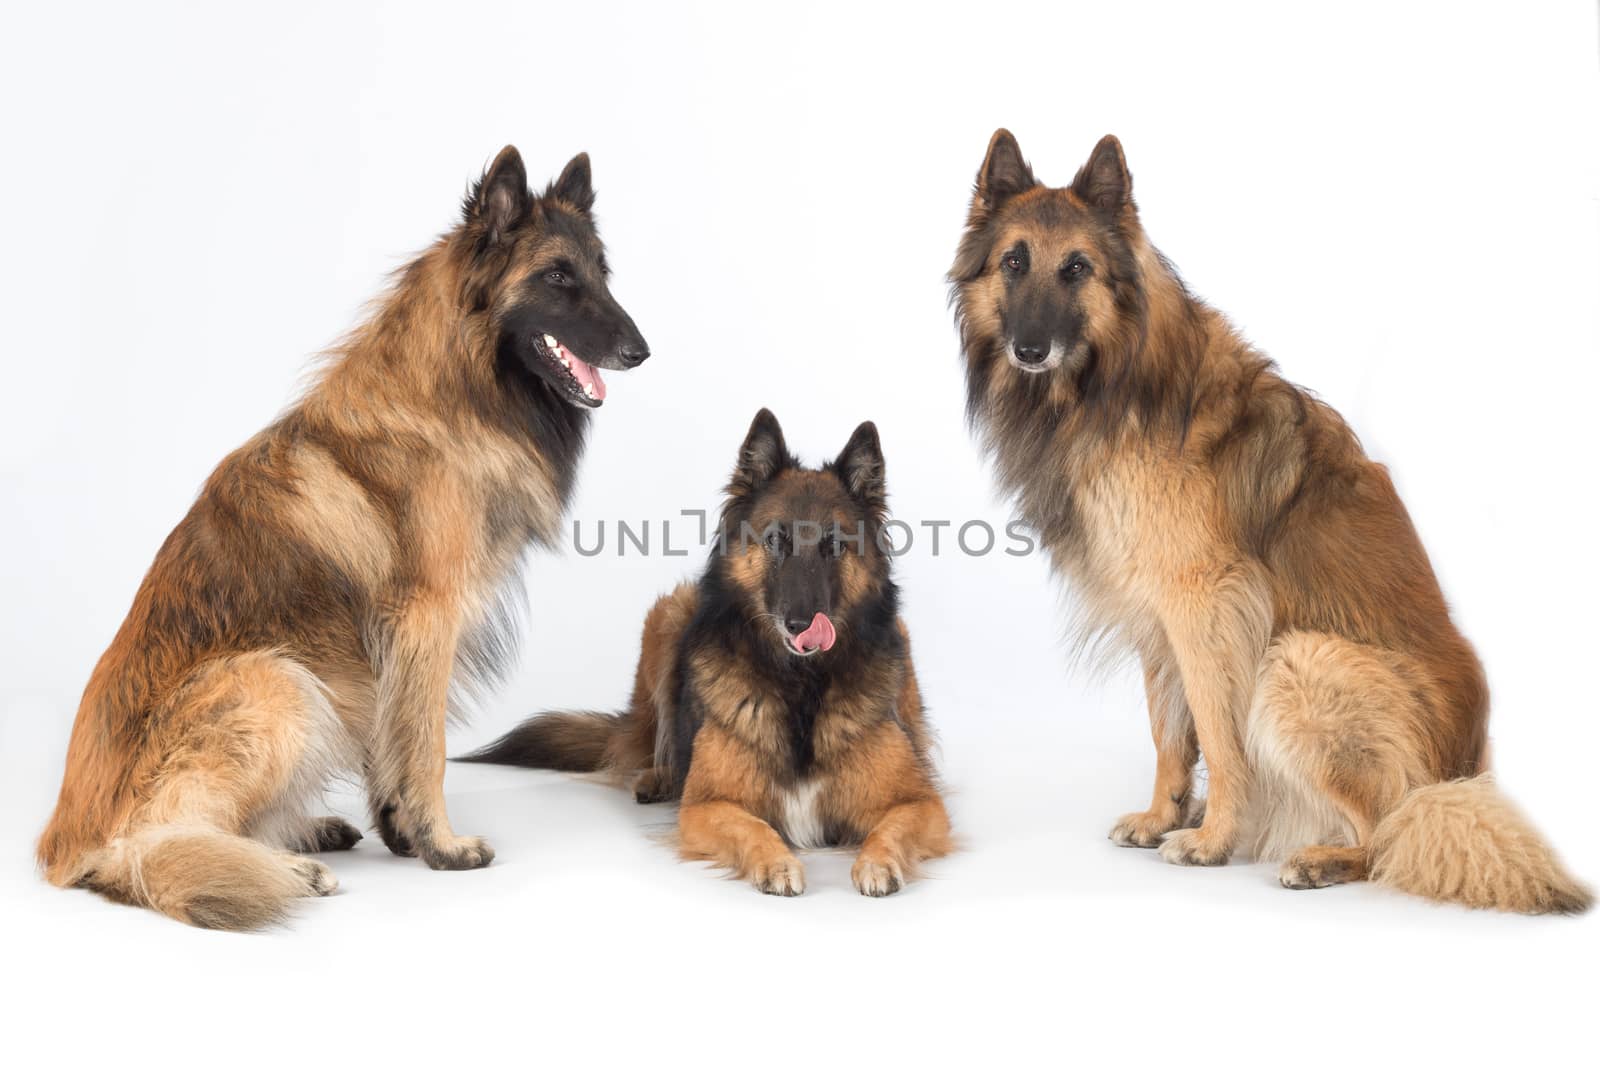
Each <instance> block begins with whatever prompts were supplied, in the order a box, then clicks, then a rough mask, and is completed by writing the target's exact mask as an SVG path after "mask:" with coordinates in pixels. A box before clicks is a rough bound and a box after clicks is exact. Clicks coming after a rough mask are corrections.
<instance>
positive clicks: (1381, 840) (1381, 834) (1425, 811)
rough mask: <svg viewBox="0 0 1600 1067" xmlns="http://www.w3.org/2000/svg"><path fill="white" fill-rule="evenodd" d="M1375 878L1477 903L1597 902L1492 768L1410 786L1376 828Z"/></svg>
mask: <svg viewBox="0 0 1600 1067" xmlns="http://www.w3.org/2000/svg"><path fill="white" fill-rule="evenodd" d="M1371 878H1372V880H1373V881H1375V882H1378V883H1380V884H1382V885H1387V886H1390V887H1391V888H1394V889H1400V890H1404V891H1405V892H1407V893H1415V894H1417V895H1419V896H1424V897H1431V898H1433V899H1434V900H1444V901H1452V902H1454V903H1457V904H1465V905H1467V906H1468V907H1472V908H1498V909H1500V910H1502V911H1520V912H1525V913H1528V914H1543V913H1548V912H1557V913H1573V912H1580V911H1584V910H1586V909H1587V908H1588V907H1589V905H1590V904H1592V903H1593V902H1594V894H1593V893H1591V892H1590V890H1589V889H1588V887H1587V886H1584V885H1583V884H1582V883H1580V882H1578V881H1577V880H1576V879H1574V878H1573V877H1572V875H1570V874H1568V873H1567V871H1566V868H1564V867H1563V866H1562V865H1561V861H1560V860H1559V859H1558V858H1557V857H1556V854H1555V852H1554V851H1552V850H1551V848H1550V846H1549V845H1547V844H1546V843H1545V841H1544V839H1543V838H1541V837H1540V836H1539V833H1538V831H1537V830H1535V829H1534V828H1533V826H1532V825H1531V824H1530V823H1529V822H1528V820H1527V819H1526V818H1525V817H1524V816H1523V815H1522V813H1521V812H1519V811H1518V810H1517V809H1516V808H1515V807H1514V806H1513V805H1512V804H1511V802H1510V801H1509V800H1507V799H1506V797H1505V796H1504V795H1503V794H1502V793H1501V792H1500V790H1499V789H1498V788H1496V786H1495V784H1494V779H1493V777H1491V776H1490V775H1487V774H1483V775H1479V776H1478V777H1476V778H1461V779H1457V780H1456V781H1453V782H1440V783H1438V784H1436V785H1427V786H1422V787H1420V788H1417V789H1413V790H1411V791H1410V792H1409V793H1407V794H1406V795H1405V797H1404V798H1402V799H1401V801H1400V803H1399V804H1397V805H1396V806H1395V808H1394V810H1392V811H1390V812H1389V814H1388V815H1386V816H1384V818H1383V821H1382V822H1380V823H1378V826H1377V829H1376V830H1375V831H1374V832H1373V836H1372V868H1371Z"/></svg>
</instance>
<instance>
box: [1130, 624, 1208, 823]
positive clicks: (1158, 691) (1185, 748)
mask: <svg viewBox="0 0 1600 1067" xmlns="http://www.w3.org/2000/svg"><path fill="white" fill-rule="evenodd" d="M1143 661H1144V691H1145V700H1146V702H1147V703H1148V704H1149V708H1150V736H1151V739H1152V740H1154V741H1155V746H1156V784H1155V791H1154V793H1153V795H1152V796H1151V798H1150V807H1149V809H1148V810H1146V811H1136V812H1131V813H1129V814H1127V815H1124V816H1123V817H1122V818H1120V819H1118V820H1117V822H1116V824H1115V825H1114V826H1112V828H1111V833H1110V835H1109V836H1110V838H1111V840H1113V841H1115V842H1116V843H1117V844H1119V845H1123V846H1125V847H1128V848H1155V847H1156V846H1157V845H1159V844H1160V843H1161V837H1162V835H1163V834H1166V833H1169V832H1170V831H1173V830H1176V829H1178V828H1179V827H1180V826H1183V825H1185V824H1186V822H1187V819H1188V816H1189V814H1190V812H1192V811H1193V810H1194V808H1195V806H1196V805H1195V803H1194V797H1193V795H1192V793H1193V789H1194V765H1195V762H1196V761H1197V760H1198V759H1199V758H1200V742H1199V741H1198V740H1197V739H1196V737H1195V730H1194V716H1193V715H1191V714H1190V712H1189V705H1188V702H1187V701H1185V700H1184V697H1183V680H1182V679H1181V678H1180V677H1179V676H1178V668H1177V665H1176V664H1175V663H1174V662H1173V661H1172V651H1171V649H1168V648H1162V649H1161V650H1160V651H1159V652H1146V653H1145V654H1144V656H1143Z"/></svg>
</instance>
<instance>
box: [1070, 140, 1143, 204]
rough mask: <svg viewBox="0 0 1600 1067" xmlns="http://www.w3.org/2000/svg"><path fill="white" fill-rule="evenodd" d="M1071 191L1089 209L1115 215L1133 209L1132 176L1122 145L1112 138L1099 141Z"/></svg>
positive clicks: (1073, 182)
mask: <svg viewBox="0 0 1600 1067" xmlns="http://www.w3.org/2000/svg"><path fill="white" fill-rule="evenodd" d="M1072 191H1073V192H1075V193H1077V194H1078V197H1079V198H1080V199H1082V200H1083V201H1084V203H1086V204H1088V205H1089V206H1090V207H1093V208H1097V209H1099V210H1100V211H1104V212H1105V213H1106V214H1108V215H1115V214H1117V213H1118V212H1120V211H1121V210H1122V209H1123V208H1125V207H1132V206H1133V176H1132V175H1131V174H1129V173H1128V161H1127V160H1126V159H1125V158H1123V155H1122V142H1121V141H1119V140H1117V139H1116V138H1115V137H1114V136H1112V135H1111V134H1109V133H1108V134H1106V135H1105V136H1104V137H1102V138H1100V143H1099V144H1097V145H1095V146H1094V151H1093V152H1092V153H1090V154H1089V162H1087V163H1085V164H1084V165H1083V169H1082V170H1080V171H1078V176H1077V177H1076V178H1074V179H1072Z"/></svg>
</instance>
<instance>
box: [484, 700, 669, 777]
mask: <svg viewBox="0 0 1600 1067" xmlns="http://www.w3.org/2000/svg"><path fill="white" fill-rule="evenodd" d="M643 726H644V724H643V723H641V722H640V716H638V715H636V714H633V713H631V712H624V713H622V714H616V715H608V714H606V713H604V712H598V711H555V712H547V713H545V714H543V715H535V716H533V718H531V719H527V720H525V721H524V722H523V723H522V724H521V725H520V726H517V727H516V728H514V729H513V730H512V731H511V732H510V733H508V734H506V735H505V736H504V737H502V738H500V739H499V740H498V741H493V742H491V743H489V744H487V745H485V746H484V747H482V748H480V749H478V750H477V751H476V752H471V753H468V754H467V755H465V756H458V757H456V759H457V761H458V762H461V763H504V764H509V765H511V766H514V767H541V768H544V769H546V770H552V771H605V770H617V771H627V770H637V769H641V768H643V767H648V766H649V765H650V756H651V753H652V751H653V749H654V745H655V737H654V725H653V724H651V728H650V730H649V731H648V736H645V735H646V731H645V730H644V729H643Z"/></svg>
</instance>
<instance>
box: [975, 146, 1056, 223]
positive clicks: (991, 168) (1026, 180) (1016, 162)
mask: <svg viewBox="0 0 1600 1067" xmlns="http://www.w3.org/2000/svg"><path fill="white" fill-rule="evenodd" d="M1038 184H1039V182H1038V181H1037V180H1036V179H1035V178H1034V176H1033V168H1031V167H1029V166H1028V161H1027V160H1025V159H1023V158H1022V146H1021V145H1019V144H1017V139H1016V138H1015V137H1013V136H1011V131H1010V130H1006V129H999V130H996V131H994V136H993V137H991V138H989V151H988V152H987V153H986V154H985V155H984V157H983V166H982V167H980V168H979V169H978V183H977V185H976V186H975V187H974V188H973V191H972V212H973V214H974V215H976V214H979V213H980V212H981V213H988V212H992V211H995V210H997V209H998V208H999V207H1000V205H1002V204H1004V203H1005V202H1006V201H1007V200H1010V199H1011V198H1012V197H1013V196H1016V195H1017V194H1018V193H1021V192H1026V191H1027V190H1029V189H1032V188H1033V187H1034V186H1035V185H1038Z"/></svg>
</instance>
